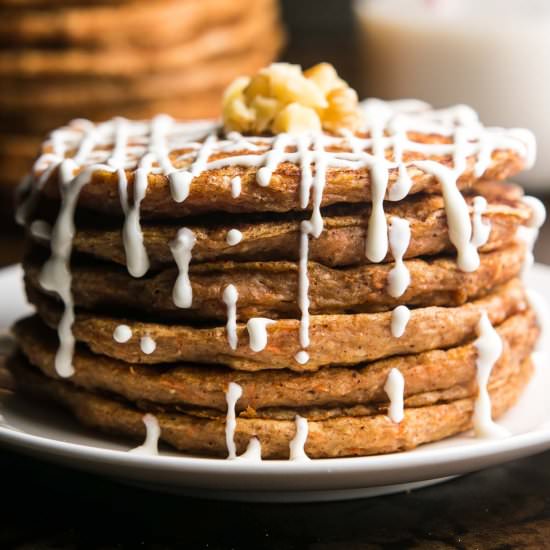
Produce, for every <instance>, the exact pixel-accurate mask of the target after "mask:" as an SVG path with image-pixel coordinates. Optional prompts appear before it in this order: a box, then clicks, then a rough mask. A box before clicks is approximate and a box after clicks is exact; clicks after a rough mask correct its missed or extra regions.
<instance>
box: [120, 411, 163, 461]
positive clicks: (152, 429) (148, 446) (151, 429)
mask: <svg viewBox="0 0 550 550" xmlns="http://www.w3.org/2000/svg"><path fill="white" fill-rule="evenodd" d="M143 423H144V424H145V429H146V430H147V432H146V435H145V441H144V443H143V445H140V446H139V447H136V448H135V449H131V450H130V451H128V452H129V453H132V454H139V455H150V456H155V455H158V454H159V450H158V444H159V437H160V426H159V422H158V420H157V418H156V417H155V416H153V415H152V414H146V415H145V416H144V417H143Z"/></svg>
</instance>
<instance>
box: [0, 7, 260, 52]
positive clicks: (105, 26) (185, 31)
mask: <svg viewBox="0 0 550 550" xmlns="http://www.w3.org/2000/svg"><path fill="white" fill-rule="evenodd" d="M4 4H6V2H2V3H0V5H2V6H3V8H4V12H3V14H2V15H3V17H2V19H1V20H0V42H1V43H5V44H14V43H16V44H26V45H29V44H44V45H51V44H56V45H59V44H65V45H71V44H78V45H83V44H86V45H88V46H91V45H95V46H97V45H102V46H106V45H108V46H112V45H114V44H117V45H119V44H120V45H123V46H127V45H134V46H159V45H168V44H173V43H174V42H180V41H182V40H186V39H188V38H189V37H191V36H193V35H194V34H195V33H197V32H198V31H200V30H202V29H203V28H205V27H207V26H210V27H214V26H217V25H219V24H223V23H225V22H227V21H230V20H232V19H234V18H237V17H242V16H244V15H245V14H246V13H247V12H248V10H249V9H250V8H251V7H252V6H253V5H254V2H252V1H251V0H238V1H233V2H224V1H220V0H184V1H181V0H161V1H159V0H157V1H155V2H147V1H145V2H144V1H142V2H116V3H115V2H97V0H96V1H94V2H93V3H91V2H86V3H84V4H83V3H82V2H70V3H69V2H63V7H56V8H55V9H52V6H51V4H52V2H45V4H46V5H45V6H43V7H41V8H40V9H36V8H37V6H36V4H38V2H24V3H23V2H18V3H17V4H16V5H11V9H10V8H8V7H6V6H4ZM10 4H11V3H10ZM21 4H24V9H21V8H22V7H23V6H21ZM30 4H35V5H30ZM121 21H123V22H124V24H123V25H121ZM161 29H162V31H161Z"/></svg>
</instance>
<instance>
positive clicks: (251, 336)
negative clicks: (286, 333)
mask: <svg viewBox="0 0 550 550" xmlns="http://www.w3.org/2000/svg"><path fill="white" fill-rule="evenodd" d="M274 324H275V321H273V320H272V319H266V318H265V317H252V318H251V319H249V320H248V322H247V323H246V329H247V330H248V341H249V346H250V349H251V350H252V351H262V350H263V349H264V348H265V347H266V345H267V327H268V326H269V325H274Z"/></svg>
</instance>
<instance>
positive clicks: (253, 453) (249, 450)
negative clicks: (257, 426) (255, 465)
mask: <svg viewBox="0 0 550 550" xmlns="http://www.w3.org/2000/svg"><path fill="white" fill-rule="evenodd" d="M235 460H243V461H245V462H261V460H262V445H261V443H260V440H259V439H258V438H257V437H252V438H251V439H250V441H249V442H248V445H247V447H246V451H245V452H244V453H243V454H242V455H239V456H237V457H235Z"/></svg>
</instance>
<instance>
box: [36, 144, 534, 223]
mask: <svg viewBox="0 0 550 550" xmlns="http://www.w3.org/2000/svg"><path fill="white" fill-rule="evenodd" d="M418 137H419V140H421V143H433V142H434V141H436V140H437V137H435V136H432V135H430V136H418ZM437 141H439V143H449V140H447V139H439V140H437ZM44 152H47V149H46V150H45V151H44ZM185 152H188V151H186V150H185V149H181V150H179V151H174V152H172V154H171V156H172V158H174V159H176V158H181V156H183V155H184V153H185ZM242 155H251V156H253V155H258V153H257V152H256V151H246V150H245V151H242ZM221 158H225V159H227V158H230V155H229V156H228V155H227V154H225V155H224V156H223V157H222V156H220V154H218V155H212V156H211V157H210V161H214V160H219V159H221ZM425 158H426V157H424V156H423V155H417V154H415V155H414V156H412V155H405V161H406V162H410V161H412V160H413V159H415V160H421V159H425ZM433 158H435V157H429V159H428V160H433ZM441 163H442V164H444V165H446V166H450V165H451V163H452V159H451V158H450V157H448V158H445V159H442V160H441ZM174 166H176V167H177V168H181V169H183V168H184V167H185V166H186V164H184V162H183V161H178V160H175V162H174ZM187 166H188V165H187ZM523 167H524V162H523V158H522V157H520V156H518V154H517V153H515V152H514V151H511V150H505V151H496V152H495V153H493V157H492V159H491V161H490V164H489V166H488V168H487V169H486V170H485V172H484V174H483V175H484V177H485V178H486V179H497V180H500V179H505V178H507V177H511V176H513V175H515V174H517V173H518V172H519V171H520V170H522V169H523ZM408 172H409V175H410V176H411V178H412V181H413V183H412V187H411V190H410V193H411V194H416V193H420V192H427V193H436V192H439V191H440V183H439V181H438V180H437V178H436V177H435V176H433V175H431V174H429V173H426V172H423V171H422V170H420V169H418V168H417V167H416V165H414V166H413V167H411V168H409V169H408ZM257 173H258V169H257V168H256V167H250V168H247V167H244V166H233V165H229V166H226V167H223V168H216V169H211V170H208V171H206V172H203V173H201V174H200V175H198V176H196V177H195V178H194V179H193V183H192V185H191V188H190V191H189V195H188V196H187V198H186V199H185V201H183V202H176V201H174V199H173V197H172V195H171V193H170V185H169V178H168V177H167V176H166V175H164V174H149V176H148V187H147V194H146V196H145V198H144V199H143V201H141V204H140V208H141V217H142V218H143V219H146V220H147V219H151V220H159V219H174V218H178V217H180V216H185V215H197V214H201V213H205V212H213V211H214V212H215V211H223V212H234V213H241V212H288V211H293V210H294V211H295V210H301V209H300V208H299V202H300V201H299V187H300V178H301V172H300V169H299V167H298V166H296V165H295V164H292V163H288V162H283V163H282V164H280V165H279V166H278V167H277V169H276V170H275V171H274V172H273V175H272V177H271V180H270V183H269V186H267V187H260V186H259V185H258V183H257ZM57 176H58V174H57V171H54V172H53V173H52V175H51V176H50V178H49V179H48V181H47V183H46V185H45V186H44V188H43V193H44V194H45V195H46V196H48V197H52V198H58V197H59V186H58V183H57ZM235 177H239V178H240V180H241V193H240V195H239V196H238V197H236V198H233V197H232V196H231V186H230V182H231V180H232V179H233V178H235ZM127 178H128V182H129V186H130V189H132V182H133V179H134V172H133V171H128V173H127ZM397 180H398V172H397V170H390V173H389V188H390V189H391V188H392V187H393V185H394V184H395V183H396V182H397ZM477 180H478V178H477V177H476V176H475V175H474V158H473V157H470V158H469V159H468V160H467V169H466V170H465V171H464V173H463V174H462V176H461V177H460V179H459V181H458V187H459V188H460V189H466V188H468V187H469V186H471V185H472V184H473V183H474V182H476V181H477ZM371 199H372V195H371V175H370V171H369V170H368V169H366V168H359V169H357V170H349V169H338V168H334V169H329V170H328V172H327V178H326V184H325V189H324V194H323V198H322V200H321V205H322V206H329V205H331V204H337V203H341V202H344V203H359V202H365V201H370V200H371ZM79 204H80V205H81V206H82V207H84V208H88V209H90V210H93V211H96V212H102V213H105V214H111V215H121V214H122V210H121V205H120V198H119V196H118V175H117V174H116V173H113V172H106V171H100V170H97V171H94V172H93V174H92V177H91V180H90V182H89V183H88V184H87V185H86V186H84V187H83V188H82V190H81V193H80V198H79Z"/></svg>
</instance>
